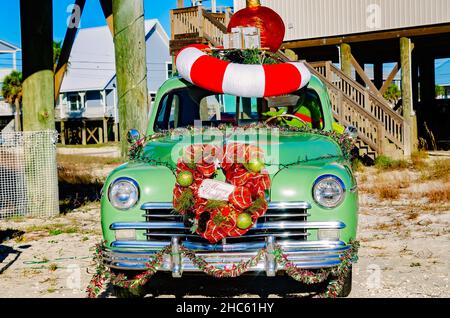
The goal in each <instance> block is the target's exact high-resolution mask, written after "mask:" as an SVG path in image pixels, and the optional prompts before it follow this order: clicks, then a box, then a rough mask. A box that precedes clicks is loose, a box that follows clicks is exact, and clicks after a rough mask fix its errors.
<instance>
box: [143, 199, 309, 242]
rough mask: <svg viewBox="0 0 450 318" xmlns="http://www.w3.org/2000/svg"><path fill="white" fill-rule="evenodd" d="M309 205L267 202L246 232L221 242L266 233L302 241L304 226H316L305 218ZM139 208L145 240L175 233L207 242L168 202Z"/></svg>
mask: <svg viewBox="0 0 450 318" xmlns="http://www.w3.org/2000/svg"><path fill="white" fill-rule="evenodd" d="M310 208H311V206H310V204H308V203H306V202H287V203H277V202H273V203H270V204H269V208H268V210H267V212H266V214H265V215H264V216H263V217H261V218H259V219H258V222H257V224H256V225H255V226H254V227H253V228H252V229H250V231H249V232H248V233H247V234H245V235H244V236H241V237H235V238H226V239H224V240H222V243H223V244H235V243H236V244H237V243H264V242H265V239H266V238H267V237H268V236H273V237H275V238H276V239H277V242H279V243H283V242H284V241H287V240H289V241H292V240H295V241H304V240H306V238H307V236H308V231H307V229H308V228H315V227H314V224H313V223H308V222H307V218H308V215H309V214H308V210H309V209H310ZM141 209H142V210H144V211H145V214H144V215H143V216H144V217H145V221H146V224H145V225H146V226H145V230H146V233H145V236H146V239H147V241H167V240H170V238H171V237H178V238H179V239H180V241H181V242H184V243H185V244H188V245H190V244H191V245H196V244H207V243H208V241H207V240H205V239H203V238H202V237H200V236H199V235H197V234H192V233H191V231H190V225H189V222H188V221H187V220H186V217H183V216H181V215H178V214H176V213H174V212H173V211H172V210H173V207H172V205H171V204H170V203H146V204H144V205H142V207H141ZM311 226H312V227H311ZM252 245H253V244H252ZM257 245H258V244H257Z"/></svg>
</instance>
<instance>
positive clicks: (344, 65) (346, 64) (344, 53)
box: [341, 43, 352, 77]
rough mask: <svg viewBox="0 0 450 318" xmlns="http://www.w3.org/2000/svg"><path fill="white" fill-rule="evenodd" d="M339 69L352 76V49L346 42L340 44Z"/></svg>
mask: <svg viewBox="0 0 450 318" xmlns="http://www.w3.org/2000/svg"><path fill="white" fill-rule="evenodd" d="M341 70H342V72H343V73H344V74H345V75H347V76H348V77H352V49H351V47H350V45H348V44H347V43H342V44H341Z"/></svg>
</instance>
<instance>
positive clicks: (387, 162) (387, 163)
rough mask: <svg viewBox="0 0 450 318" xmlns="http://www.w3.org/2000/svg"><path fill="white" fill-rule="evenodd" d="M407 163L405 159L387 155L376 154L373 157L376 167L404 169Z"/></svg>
mask: <svg viewBox="0 0 450 318" xmlns="http://www.w3.org/2000/svg"><path fill="white" fill-rule="evenodd" d="M408 166H409V164H408V162H407V161H406V160H394V159H392V158H390V157H388V156H383V155H382V156H378V157H377V158H376V159H375V167H376V168H378V169H384V170H386V169H389V170H391V169H406V168H408Z"/></svg>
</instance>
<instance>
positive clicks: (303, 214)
mask: <svg viewBox="0 0 450 318" xmlns="http://www.w3.org/2000/svg"><path fill="white" fill-rule="evenodd" d="M305 107H306V113H305V111H304V110H305ZM308 107H316V109H314V110H311V112H310V113H309V114H308V112H307V108H308ZM317 107H319V108H318V109H317ZM300 108H303V109H304V110H303V112H302V116H297V115H298V114H296V111H298V110H299V109H300ZM281 110H284V112H282V111H281ZM314 114H316V115H315V117H316V118H311V120H310V121H308V120H307V119H308V116H313V115H314ZM317 114H318V115H317ZM317 116H319V117H320V118H317ZM268 122H270V123H271V124H272V125H273V126H280V127H288V128H284V129H281V130H280V132H279V135H278V136H277V137H276V141H274V142H273V143H272V145H273V146H275V147H276V150H277V151H278V155H277V156H276V158H275V159H273V162H272V165H271V168H272V169H271V171H270V178H271V188H270V191H268V192H267V201H268V203H269V204H268V210H267V212H266V214H265V215H264V216H263V217H261V218H260V219H259V220H258V221H257V223H256V224H255V225H254V226H253V228H252V229H251V230H250V231H249V232H248V233H246V234H245V235H243V236H241V237H233V238H226V239H223V240H221V241H220V242H218V243H214V244H211V243H210V242H208V241H206V240H205V239H203V238H202V237H200V236H199V235H196V234H195V233H193V232H192V231H191V230H190V226H189V225H187V224H186V220H185V218H184V217H183V216H182V215H179V214H176V213H173V209H174V208H173V203H172V200H173V189H174V185H175V182H176V177H175V175H174V173H173V172H172V171H171V169H170V168H169V167H168V166H167V165H164V164H161V165H157V164H154V163H155V162H165V163H170V162H172V163H173V164H175V163H176V160H177V158H173V148H174V147H176V145H177V143H178V142H179V139H177V138H176V137H174V136H173V134H172V135H171V134H163V133H161V132H164V131H176V130H177V129H179V128H183V127H191V126H193V125H194V124H197V125H198V124H199V123H200V124H202V125H203V127H205V126H206V127H219V126H220V125H228V126H234V127H236V126H247V125H251V124H258V123H268ZM333 125H335V123H334V119H333V116H332V109H331V103H330V99H329V96H328V93H327V90H326V87H325V86H324V84H323V83H322V82H321V81H320V80H319V79H318V78H317V77H315V76H312V78H311V80H310V82H309V84H308V86H307V87H305V88H303V89H301V90H299V91H298V92H295V93H292V94H290V95H288V96H282V97H274V98H259V99H258V98H241V97H236V96H227V95H220V94H216V93H212V92H209V91H206V90H204V89H201V88H199V87H196V86H194V85H192V84H190V83H188V82H186V81H184V80H183V79H180V78H172V79H169V80H168V81H167V82H166V83H164V84H163V85H162V87H161V88H160V90H159V91H158V93H157V96H156V100H155V103H154V107H153V108H152V111H151V114H150V117H149V124H148V129H147V131H146V134H145V135H146V136H150V137H151V136H153V138H147V139H148V142H147V143H146V144H145V145H144V146H143V148H142V154H141V155H140V156H141V157H142V158H145V160H131V161H130V162H128V163H126V164H123V165H121V166H120V167H118V168H117V169H115V170H114V171H112V172H111V174H110V175H109V177H108V178H107V180H106V183H105V185H104V188H103V195H102V199H101V222H102V229H103V238H104V241H105V243H104V253H103V257H104V263H105V264H106V265H107V266H108V267H109V268H110V269H111V270H112V271H113V272H123V271H124V272H126V273H128V274H129V273H135V274H138V273H140V272H142V271H144V270H145V269H146V263H147V262H148V260H149V257H151V256H152V255H154V254H155V253H156V252H158V251H161V250H162V249H163V248H165V247H167V246H171V249H172V253H169V254H167V255H165V256H164V261H163V262H162V264H160V266H159V269H158V270H159V271H164V272H169V273H171V274H172V276H173V277H175V278H177V277H181V276H184V275H189V274H192V273H198V272H199V271H200V270H199V268H198V267H197V266H195V264H193V262H192V260H190V259H189V258H187V257H183V255H182V254H180V253H179V251H180V248H181V247H183V248H186V249H189V250H190V251H193V252H195V253H196V255H199V256H202V257H203V259H205V260H208V262H210V264H212V265H214V266H216V267H219V268H227V266H228V267H229V266H230V265H231V264H237V263H239V262H240V261H245V260H247V259H248V258H249V257H250V256H252V255H254V254H255V253H256V252H257V251H258V250H260V249H262V248H265V249H267V250H273V249H274V246H281V247H283V250H284V252H285V253H286V255H287V256H288V257H289V259H290V260H291V261H292V262H293V263H294V265H295V266H297V267H299V268H304V269H309V270H312V271H315V270H319V269H323V268H332V267H336V266H338V265H339V264H340V263H341V260H342V259H341V256H342V255H343V254H344V253H345V252H346V251H347V250H348V249H349V248H350V246H351V245H350V242H351V241H352V240H354V239H355V238H356V229H357V221H358V191H357V184H356V180H355V177H354V176H353V173H352V170H351V166H350V163H349V160H348V158H346V156H345V154H344V151H343V150H342V147H341V146H340V145H339V143H338V142H337V139H336V138H332V135H333V133H332V132H333ZM299 126H304V127H305V128H306V129H301V128H300V129H297V130H296V129H289V127H299ZM174 129H175V130H174ZM136 134H137V132H136V131H131V132H130V134H129V136H130V137H131V140H130V141H132V142H135V141H136V140H137V139H138V136H136ZM238 138H241V141H242V140H244V141H243V142H245V138H243V137H242V136H238ZM201 142H205V140H204V139H202V140H201ZM224 142H225V143H226V142H227V138H225V140H224ZM271 142H272V141H271V139H269V141H268V142H267V143H269V144H270V143H271ZM152 159H153V160H154V161H153V164H150V163H151V162H152ZM174 161H175V162H174ZM216 178H217V179H220V180H224V176H223V174H222V173H220V170H219V173H218V174H217V176H216ZM284 271H285V268H284V267H283V266H282V265H280V264H278V263H277V262H276V261H275V259H274V257H271V256H270V254H268V255H267V256H266V257H264V258H263V259H261V260H259V262H258V263H256V264H252V265H251V266H250V268H248V272H249V273H250V274H255V275H261V274H262V273H264V274H265V275H267V276H276V275H279V274H282V273H283V272H284ZM199 279H200V278H199ZM350 290H351V271H350V272H349V273H348V275H346V278H345V285H344V287H343V289H342V291H341V292H340V296H347V295H348V294H349V292H350Z"/></svg>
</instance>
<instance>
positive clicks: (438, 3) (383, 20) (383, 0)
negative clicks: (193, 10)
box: [234, 0, 450, 41]
mask: <svg viewBox="0 0 450 318" xmlns="http://www.w3.org/2000/svg"><path fill="white" fill-rule="evenodd" d="M261 3H262V5H265V6H268V7H270V8H272V9H273V10H275V11H276V12H278V13H279V14H280V15H281V17H282V18H283V20H284V23H285V24H286V36H285V41H292V40H302V39H311V38H321V37H330V36H338V35H348V34H355V33H364V32H374V31H383V30H391V29H403V28H408V27H415V26H425V25H432V24H441V23H450V1H449V0H262V1H261ZM234 7H235V8H234V9H235V11H237V10H240V9H242V8H243V7H245V0H234ZM370 9H375V10H376V11H378V12H379V22H380V23H379V24H378V25H373V24H372V25H371V23H369V22H370V21H374V20H371V12H374V11H370Z"/></svg>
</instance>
